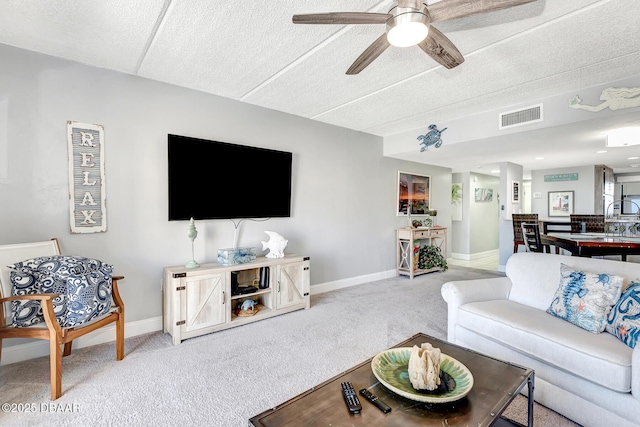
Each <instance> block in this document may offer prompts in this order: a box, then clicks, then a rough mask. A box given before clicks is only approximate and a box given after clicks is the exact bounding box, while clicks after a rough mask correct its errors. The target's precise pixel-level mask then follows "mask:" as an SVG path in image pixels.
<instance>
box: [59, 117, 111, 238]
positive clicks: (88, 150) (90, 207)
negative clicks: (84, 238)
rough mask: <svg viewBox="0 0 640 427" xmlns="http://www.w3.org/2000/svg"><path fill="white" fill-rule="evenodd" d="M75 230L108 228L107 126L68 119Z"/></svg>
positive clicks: (72, 229) (70, 192)
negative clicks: (105, 128)
mask: <svg viewBox="0 0 640 427" xmlns="http://www.w3.org/2000/svg"><path fill="white" fill-rule="evenodd" d="M67 141H68V144H69V203H70V214H71V232H72V233H100V232H104V231H107V211H106V204H105V191H104V127H103V126H101V125H93V124H86V123H78V122H71V121H69V122H67Z"/></svg>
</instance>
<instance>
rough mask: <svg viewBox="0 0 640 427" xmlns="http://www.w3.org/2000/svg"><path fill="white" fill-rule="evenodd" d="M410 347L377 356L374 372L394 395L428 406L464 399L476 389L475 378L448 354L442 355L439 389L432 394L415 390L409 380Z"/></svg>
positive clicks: (373, 367) (374, 360)
mask: <svg viewBox="0 0 640 427" xmlns="http://www.w3.org/2000/svg"><path fill="white" fill-rule="evenodd" d="M410 357H411V347H400V348H391V349H389V350H385V351H383V352H382V353H379V354H377V355H376V356H375V357H374V358H373V360H372V361H371V370H372V371H373V374H374V375H375V376H376V378H377V379H378V381H380V382H381V383H382V385H384V386H385V387H387V388H388V389H389V390H391V391H392V392H394V393H396V394H399V395H400V396H402V397H406V398H407V399H411V400H415V401H418V402H425V403H448V402H454V401H456V400H459V399H462V398H463V397H464V396H466V395H467V394H468V393H469V392H470V391H471V388H472V387H473V375H471V371H469V369H467V367H466V366H464V365H463V364H462V363H460V362H459V361H457V360H456V359H454V358H453V357H451V356H448V355H446V354H444V353H443V354H441V355H440V386H439V387H438V388H437V389H435V390H432V391H429V390H416V389H415V388H413V386H412V385H411V381H410V380H409V371H408V365H409V358H410Z"/></svg>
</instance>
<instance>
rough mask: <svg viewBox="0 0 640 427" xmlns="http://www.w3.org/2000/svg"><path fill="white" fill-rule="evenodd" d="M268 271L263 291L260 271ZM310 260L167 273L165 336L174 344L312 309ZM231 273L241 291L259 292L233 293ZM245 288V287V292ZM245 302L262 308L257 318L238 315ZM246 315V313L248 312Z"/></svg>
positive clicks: (292, 257)
mask: <svg viewBox="0 0 640 427" xmlns="http://www.w3.org/2000/svg"><path fill="white" fill-rule="evenodd" d="M261 267H269V287H268V288H265V289H260V288H259V287H258V282H259V278H260V268H261ZM309 268H310V261H309V257H304V256H300V255H285V257H284V258H266V257H258V258H257V259H256V260H255V261H253V262H250V263H246V264H236V265H220V264H215V263H212V264H203V265H201V266H200V267H198V268H185V267H184V266H177V267H166V268H164V271H163V312H162V317H163V319H162V324H163V332H164V333H169V334H171V336H172V337H173V343H174V344H179V343H180V342H182V340H185V339H187V338H193V337H197V336H200V335H204V334H208V333H211V332H216V331H220V330H223V329H228V328H232V327H235V326H240V325H244V324H246V323H251V322H255V321H257V320H262V319H266V318H268V317H273V316H278V315H280V314H284V313H289V312H291V311H295V310H300V309H308V308H309V306H310V296H309V287H310V278H309V277H310V271H309ZM232 274H233V275H234V276H237V279H238V280H237V283H238V284H239V285H241V286H243V287H244V286H248V285H250V286H255V287H256V289H255V292H253V291H252V292H251V293H245V294H242V295H234V294H232V279H231V276H232ZM245 289H246V288H245ZM246 300H253V301H255V302H256V303H257V306H256V308H257V313H256V314H254V315H252V316H246V317H243V316H239V315H238V312H239V310H240V306H241V305H242V303H243V302H244V301H246ZM245 313H246V311H245Z"/></svg>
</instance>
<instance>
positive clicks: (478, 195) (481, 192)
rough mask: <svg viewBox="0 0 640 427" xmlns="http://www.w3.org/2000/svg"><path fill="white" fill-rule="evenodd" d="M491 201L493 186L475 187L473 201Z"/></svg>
mask: <svg viewBox="0 0 640 427" xmlns="http://www.w3.org/2000/svg"><path fill="white" fill-rule="evenodd" d="M492 201H493V188H476V192H475V202H476V203H485V202H492Z"/></svg>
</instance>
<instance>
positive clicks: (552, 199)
mask: <svg viewBox="0 0 640 427" xmlns="http://www.w3.org/2000/svg"><path fill="white" fill-rule="evenodd" d="M573 193H574V192H573V191H549V193H548V194H549V202H548V203H549V204H548V208H549V216H569V215H571V214H572V213H573V208H574V200H573Z"/></svg>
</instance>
